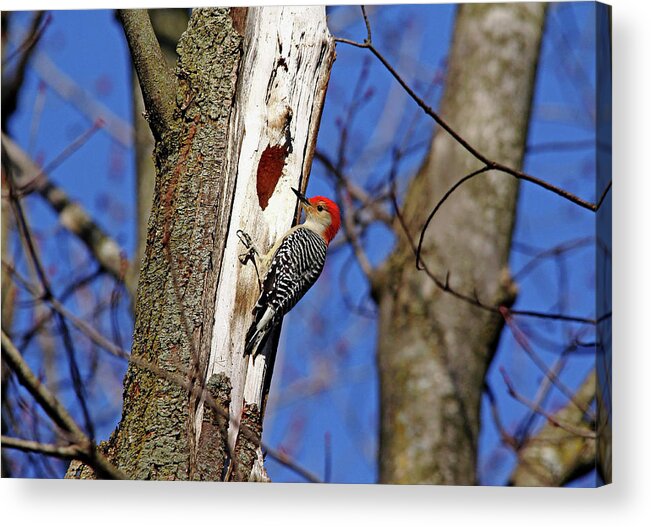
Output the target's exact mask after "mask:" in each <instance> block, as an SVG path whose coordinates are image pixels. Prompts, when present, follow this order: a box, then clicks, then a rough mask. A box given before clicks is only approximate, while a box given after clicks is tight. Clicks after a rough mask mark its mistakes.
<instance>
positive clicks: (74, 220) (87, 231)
mask: <svg viewBox="0 0 651 527" xmlns="http://www.w3.org/2000/svg"><path fill="white" fill-rule="evenodd" d="M2 149H3V151H4V152H5V153H6V155H7V157H8V160H9V162H10V163H11V165H12V166H13V167H14V169H15V172H17V174H15V176H16V184H17V186H18V187H19V188H18V189H16V192H17V193H19V194H20V193H21V192H22V191H23V189H25V188H26V187H28V188H30V189H31V190H33V191H35V192H38V194H39V195H40V196H41V197H42V198H43V199H45V201H46V202H47V203H48V204H49V205H50V206H51V207H52V208H53V209H54V210H55V211H56V212H57V213H58V214H59V218H60V221H61V223H62V225H63V226H64V227H66V229H68V230H69V231H70V232H72V233H73V234H74V235H76V236H77V237H78V238H79V239H80V240H81V241H82V242H83V243H84V244H85V245H86V247H87V248H88V250H89V251H90V253H91V254H92V255H93V257H94V258H95V259H96V260H97V262H98V263H99V265H100V266H101V267H102V268H103V269H105V270H106V272H107V273H109V274H110V275H111V276H113V278H115V279H116V280H118V281H122V280H123V279H124V276H125V273H126V271H127V269H128V267H129V262H128V260H127V259H126V257H125V256H124V254H125V252H124V251H123V250H122V249H121V247H120V246H119V245H118V243H117V242H116V241H115V240H113V239H112V238H111V237H110V236H108V235H107V234H106V233H105V232H104V231H103V230H102V229H101V227H100V226H99V225H97V223H95V222H94V221H93V220H92V218H91V217H90V215H89V214H88V213H87V212H86V211H85V210H84V209H83V208H82V207H81V205H79V204H78V203H76V202H74V201H72V200H71V199H70V198H69V197H68V195H67V194H66V193H65V191H64V190H63V189H61V188H60V187H58V186H57V185H55V184H54V183H53V182H52V181H51V180H50V179H48V178H47V176H46V173H45V172H44V171H43V170H41V169H40V168H39V167H38V166H37V165H36V163H34V161H32V159H31V158H30V157H29V156H28V155H27V153H26V152H24V151H23V150H22V148H20V147H19V146H18V145H17V144H16V143H15V142H14V141H13V140H12V139H11V138H10V137H8V136H7V135H5V134H4V133H3V134H2ZM129 293H130V294H131V296H132V297H133V296H135V295H134V293H135V291H133V290H130V291H129Z"/></svg>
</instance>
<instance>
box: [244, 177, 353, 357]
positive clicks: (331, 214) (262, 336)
mask: <svg viewBox="0 0 651 527" xmlns="http://www.w3.org/2000/svg"><path fill="white" fill-rule="evenodd" d="M292 191H293V192H294V194H296V196H297V197H298V199H299V206H301V207H302V208H303V209H304V210H305V221H304V222H303V223H302V224H300V225H297V226H295V227H292V228H291V229H290V230H289V231H287V233H286V234H285V235H284V236H283V237H282V238H280V239H279V240H278V241H277V242H276V243H275V244H274V246H273V247H272V248H271V251H269V253H268V254H267V255H266V256H264V257H260V254H259V253H258V251H257V250H256V249H255V247H254V246H253V244H252V242H251V238H250V237H249V235H248V234H246V233H244V232H243V231H238V232H237V235H238V237H239V238H240V240H241V241H242V243H243V244H244V246H245V247H246V248H247V249H249V252H248V253H245V254H243V255H241V256H240V262H242V263H243V264H246V263H247V261H248V260H249V259H252V260H253V263H254V264H256V261H255V257H256V256H258V257H260V258H261V260H262V261H261V262H260V264H261V267H262V270H263V271H264V279H263V281H262V283H261V291H260V297H259V298H258V302H257V303H256V305H255V307H254V308H253V322H252V324H251V327H250V328H249V331H248V332H247V334H246V344H245V347H244V354H245V355H248V354H249V353H251V354H253V356H254V357H255V355H256V354H257V353H258V351H259V350H261V349H262V348H263V346H264V344H265V342H266V340H267V338H268V337H269V334H270V333H271V331H272V329H273V328H274V327H276V326H277V325H278V324H280V322H281V320H282V319H283V317H284V316H285V315H286V314H287V313H288V312H289V310H290V309H292V308H293V307H294V306H295V305H296V303H297V302H298V301H299V300H300V299H301V298H303V295H305V293H307V291H308V290H309V289H310V287H312V286H313V285H314V283H315V282H316V281H317V279H318V278H319V275H320V274H321V271H322V270H323V266H324V264H325V259H326V251H327V249H328V245H329V244H330V242H331V241H332V239H333V238H334V237H335V236H336V234H337V231H338V230H339V227H340V225H341V217H340V214H339V207H338V206H337V204H336V203H335V202H334V201H332V200H330V199H328V198H325V197H323V196H315V197H313V198H309V199H307V198H306V197H305V196H304V195H303V194H301V193H300V192H299V191H298V190H296V189H293V188H292ZM257 270H258V268H257V265H256V271H257Z"/></svg>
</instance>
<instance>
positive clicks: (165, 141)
mask: <svg viewBox="0 0 651 527" xmlns="http://www.w3.org/2000/svg"><path fill="white" fill-rule="evenodd" d="M120 16H121V19H122V21H123V25H124V28H125V34H126V35H127V40H128V41H129V46H130V49H131V50H132V54H133V55H134V59H136V60H134V65H135V67H136V71H137V73H138V77H139V82H140V86H141V88H142V90H143V93H144V101H145V105H146V111H147V116H148V119H149V124H150V126H151V128H152V132H153V135H154V137H155V139H156V142H155V152H154V160H155V166H156V185H155V190H154V202H153V207H152V211H151V216H150V219H149V228H148V234H147V248H146V251H145V256H144V262H143V265H142V268H141V275H140V280H139V283H138V295H137V302H136V308H135V316H136V321H135V329H134V338H133V347H132V360H131V362H130V365H129V369H128V371H127V374H126V377H125V381H124V405H123V412H122V419H121V421H120V424H119V426H118V428H117V429H116V430H115V432H114V433H113V435H112V436H111V438H110V440H109V441H108V442H107V443H105V444H104V445H103V450H104V452H105V453H106V455H107V456H108V457H109V458H110V459H111V460H113V461H114V462H115V463H116V465H117V466H118V468H119V469H120V470H122V471H124V473H126V474H127V475H128V477H130V478H133V479H201V480H222V479H223V478H224V477H225V475H226V470H225V469H226V467H227V466H228V463H229V462H230V461H232V460H231V457H232V451H233V449H236V446H237V449H239V450H238V452H240V454H241V456H240V458H238V461H239V462H238V463H233V465H237V467H238V469H237V471H235V470H232V471H231V472H230V473H231V474H234V475H235V479H249V477H251V473H252V470H253V464H254V462H255V461H256V460H258V459H261V456H259V455H258V454H259V452H260V451H259V448H258V446H259V439H260V436H261V429H262V415H263V404H262V403H263V400H262V399H263V397H264V394H265V390H266V389H267V388H268V385H269V380H270V379H269V377H270V374H271V368H272V365H273V364H272V357H271V356H265V357H262V356H259V357H258V359H256V362H255V364H250V365H248V371H249V373H250V375H248V376H247V361H244V360H242V359H243V350H244V337H245V333H246V329H247V327H248V324H249V323H250V321H251V310H252V309H253V306H254V304H255V301H256V300H257V293H258V290H257V287H258V286H257V279H256V277H255V273H254V271H253V269H252V268H250V266H249V267H248V268H245V267H242V266H241V264H240V263H239V261H238V253H240V252H244V248H243V247H242V246H241V245H239V241H238V238H237V236H236V231H237V230H238V229H243V230H245V231H246V232H248V233H249V234H250V235H251V237H252V238H253V240H254V241H255V242H256V245H257V246H258V247H259V248H260V249H261V250H266V249H267V248H268V247H269V246H270V245H271V244H272V242H273V241H274V240H275V239H276V237H277V236H279V235H280V233H282V232H284V231H285V230H287V229H288V228H289V227H290V226H291V224H292V222H293V221H294V219H295V216H296V202H295V198H294V197H293V194H292V193H291V191H290V187H291V186H294V187H304V186H305V185H306V183H307V177H308V175H309V170H310V165H311V160H312V153H313V150H314V145H315V143H316V133H317V130H318V125H319V120H320V115H321V109H322V107H323V101H324V97H325V89H326V86H327V81H328V78H329V72H330V66H331V64H332V61H333V59H334V44H333V41H332V38H331V37H330V35H329V33H328V32H327V28H326V25H325V9H324V8H323V7H320V8H318V7H315V8H312V7H309V8H295V7H288V8H250V9H240V8H233V9H196V10H194V11H193V13H192V16H191V17H190V21H189V25H188V28H187V30H186V31H185V33H184V34H183V36H182V37H181V39H180V41H179V45H178V48H177V51H178V54H179V61H178V66H177V69H176V73H175V78H174V79H172V80H170V79H164V82H163V83H162V84H159V83H158V80H159V79H160V77H161V76H165V75H166V73H165V69H164V68H154V67H152V65H151V64H149V63H148V62H147V61H148V60H154V59H155V58H156V56H157V55H158V53H157V51H156V50H151V49H149V48H148V44H151V42H152V35H153V30H152V29H151V24H149V22H148V20H143V17H146V16H147V15H146V12H142V11H128V12H122V13H121V15H120ZM134 28H140V29H138V30H137V31H136V30H134ZM141 32H144V33H145V34H144V35H141V34H140V33H141ZM170 86H173V87H174V93H173V97H172V100H174V101H175V103H174V108H173V111H172V112H170V111H169V107H168V106H167V103H166V101H169V100H170V94H169V90H168V89H167V88H166V87H168V88H169V87H170ZM261 357H262V358H261ZM143 366H146V367H143ZM157 372H159V373H157ZM161 373H163V374H162V375H161ZM179 377H180V379H181V380H182V381H183V382H178V378H179ZM175 378H177V381H176V382H175V380H174V379H175ZM245 382H246V387H247V388H246V389H245ZM256 383H257V384H256ZM188 387H190V389H188ZM204 387H205V390H206V392H207V393H209V394H210V395H211V401H213V402H214V403H216V407H214V406H209V405H204V397H203V396H201V393H202V392H201V389H202V388H204ZM197 389H199V391H197ZM247 390H248V391H247ZM245 401H246V403H247V407H246V412H245V413H246V414H247V415H253V418H252V419H251V420H250V422H248V423H247V424H246V426H247V431H248V433H247V434H244V435H245V436H246V440H240V442H239V443H237V445H236V438H237V428H238V427H237V424H238V422H239V418H240V415H241V413H242V412H243V403H244V402H245ZM229 408H230V410H229ZM218 410H219V411H218ZM229 427H230V428H231V444H230V447H229V445H228V444H227V438H228V431H229ZM251 432H253V433H251ZM241 435H242V434H241ZM237 449H236V450H237ZM249 451H252V452H253V455H248V453H249ZM261 471H263V469H262V467H260V466H258V467H256V473H258V474H259V473H260V472H261ZM68 475H69V476H70V477H82V478H83V477H93V474H92V472H91V471H89V470H88V468H87V467H84V466H82V465H80V464H79V463H76V464H72V465H71V468H70V470H69V472H68Z"/></svg>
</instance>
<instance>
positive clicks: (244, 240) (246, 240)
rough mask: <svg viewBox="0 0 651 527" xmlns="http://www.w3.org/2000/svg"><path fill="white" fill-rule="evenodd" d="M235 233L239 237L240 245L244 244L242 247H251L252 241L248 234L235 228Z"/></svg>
mask: <svg viewBox="0 0 651 527" xmlns="http://www.w3.org/2000/svg"><path fill="white" fill-rule="evenodd" d="M235 234H237V237H238V238H239V239H240V241H241V242H242V245H244V247H246V248H247V249H251V248H252V247H253V242H252V241H251V236H249V235H248V234H247V233H246V232H244V231H243V230H242V229H237V231H236V232H235Z"/></svg>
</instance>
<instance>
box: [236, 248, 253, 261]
mask: <svg viewBox="0 0 651 527" xmlns="http://www.w3.org/2000/svg"><path fill="white" fill-rule="evenodd" d="M237 258H238V260H239V261H240V263H241V264H242V265H246V264H247V263H249V260H254V259H255V249H254V248H253V247H251V248H250V249H249V250H248V251H246V252H245V253H242V254H240V255H239V256H238V257H237Z"/></svg>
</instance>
